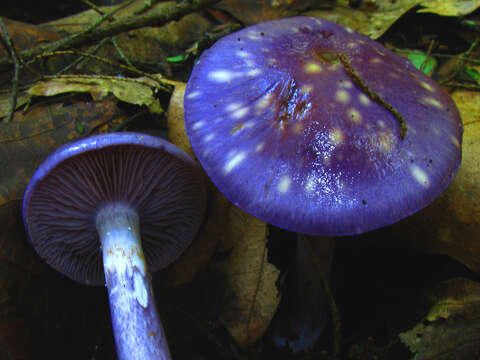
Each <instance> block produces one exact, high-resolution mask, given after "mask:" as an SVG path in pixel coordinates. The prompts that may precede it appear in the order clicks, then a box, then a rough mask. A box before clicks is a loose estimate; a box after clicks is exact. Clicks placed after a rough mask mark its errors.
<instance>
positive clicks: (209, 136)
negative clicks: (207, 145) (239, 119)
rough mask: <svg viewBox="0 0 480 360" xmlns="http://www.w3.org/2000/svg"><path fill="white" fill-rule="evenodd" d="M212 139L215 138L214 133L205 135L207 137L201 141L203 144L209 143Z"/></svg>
mask: <svg viewBox="0 0 480 360" xmlns="http://www.w3.org/2000/svg"><path fill="white" fill-rule="evenodd" d="M214 137H215V134H214V133H210V134H207V135H206V136H205V137H204V138H203V141H204V142H209V141H211V140H212V139H213V138H214Z"/></svg>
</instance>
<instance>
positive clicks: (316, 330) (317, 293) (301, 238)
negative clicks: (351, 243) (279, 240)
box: [272, 234, 335, 353]
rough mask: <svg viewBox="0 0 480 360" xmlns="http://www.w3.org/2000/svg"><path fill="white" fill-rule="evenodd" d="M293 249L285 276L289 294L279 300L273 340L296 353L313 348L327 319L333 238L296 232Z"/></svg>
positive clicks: (321, 333) (329, 303) (278, 345)
mask: <svg viewBox="0 0 480 360" xmlns="http://www.w3.org/2000/svg"><path fill="white" fill-rule="evenodd" d="M295 252H296V254H295V259H293V266H292V268H291V271H290V273H289V276H288V278H287V287H288V290H287V292H286V296H288V297H287V298H286V299H285V300H283V299H282V302H284V303H283V304H282V305H283V306H282V308H281V309H279V312H278V313H277V314H276V316H275V318H274V324H273V327H272V329H273V338H272V340H273V341H274V344H275V346H276V347H279V348H285V347H287V348H289V350H290V351H291V352H293V353H299V352H301V351H309V350H311V349H312V348H313V346H314V345H315V343H316V342H317V341H318V340H319V339H320V337H321V336H322V335H323V334H324V331H325V327H326V325H327V322H328V320H329V318H330V316H329V313H328V309H329V307H331V294H329V289H328V283H329V280H330V273H331V264H332V259H333V252H334V238H333V237H328V236H310V235H305V234H298V235H297V246H296V251H295ZM282 312H283V313H282ZM334 322H335V321H334Z"/></svg>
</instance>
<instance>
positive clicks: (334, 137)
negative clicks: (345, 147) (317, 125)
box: [328, 129, 343, 145]
mask: <svg viewBox="0 0 480 360" xmlns="http://www.w3.org/2000/svg"><path fill="white" fill-rule="evenodd" d="M328 138H329V139H330V141H331V142H332V143H334V144H335V145H338V144H341V143H342V142H343V132H342V130H340V129H333V130H332V131H330V134H328Z"/></svg>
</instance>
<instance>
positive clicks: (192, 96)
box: [187, 90, 202, 99]
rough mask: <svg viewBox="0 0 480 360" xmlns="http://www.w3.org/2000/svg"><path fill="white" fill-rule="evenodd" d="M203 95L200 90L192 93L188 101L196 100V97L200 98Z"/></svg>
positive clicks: (188, 96)
mask: <svg viewBox="0 0 480 360" xmlns="http://www.w3.org/2000/svg"><path fill="white" fill-rule="evenodd" d="M201 94H202V92H201V91H198V90H195V91H192V92H191V93H189V94H188V95H187V99H194V98H196V97H199V96H200V95H201Z"/></svg>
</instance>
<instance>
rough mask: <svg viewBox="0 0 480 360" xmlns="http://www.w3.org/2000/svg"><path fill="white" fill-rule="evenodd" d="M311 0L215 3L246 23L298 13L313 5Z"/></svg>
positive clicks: (224, 0)
mask: <svg viewBox="0 0 480 360" xmlns="http://www.w3.org/2000/svg"><path fill="white" fill-rule="evenodd" d="M317 2H318V0H317V1H313V0H277V1H270V0H260V1H259V0H243V1H237V0H223V1H221V2H220V3H219V4H217V5H216V7H217V8H219V9H221V10H224V11H226V12H228V13H229V14H231V15H232V16H234V17H235V18H237V19H238V20H240V21H241V22H242V23H244V24H247V25H252V24H256V23H259V22H262V21H267V20H274V19H280V18H284V17H289V16H295V15H298V14H299V12H300V11H302V10H305V9H307V8H309V7H311V6H313V5H314V4H315V3H317Z"/></svg>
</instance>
